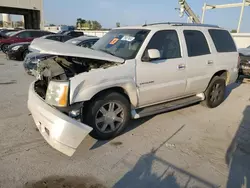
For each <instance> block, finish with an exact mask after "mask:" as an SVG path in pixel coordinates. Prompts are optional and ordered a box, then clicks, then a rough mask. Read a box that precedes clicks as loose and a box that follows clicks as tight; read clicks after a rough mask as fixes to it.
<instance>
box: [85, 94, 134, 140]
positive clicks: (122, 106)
mask: <svg viewBox="0 0 250 188" xmlns="http://www.w3.org/2000/svg"><path fill="white" fill-rule="evenodd" d="M129 109H130V104H129V101H128V99H127V98H126V97H124V96H123V95H121V94H119V93H115V92H108V93H106V94H104V95H102V96H100V97H97V98H96V99H94V100H93V101H91V102H90V103H89V104H88V105H87V107H85V109H83V110H82V121H83V122H84V123H86V124H87V125H90V126H92V128H93V131H92V132H91V133H90V135H91V136H92V137H94V138H96V139H98V140H108V139H111V138H114V137H116V136H118V135H119V134H120V133H121V132H122V131H123V130H124V129H125V127H126V126H127V124H128V122H129V120H130V110H129Z"/></svg>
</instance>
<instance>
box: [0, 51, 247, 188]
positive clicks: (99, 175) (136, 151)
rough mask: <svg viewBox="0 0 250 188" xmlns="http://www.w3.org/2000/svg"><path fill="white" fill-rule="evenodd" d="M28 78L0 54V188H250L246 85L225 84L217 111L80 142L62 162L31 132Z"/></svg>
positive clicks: (156, 119) (196, 108) (166, 116)
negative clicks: (100, 140)
mask: <svg viewBox="0 0 250 188" xmlns="http://www.w3.org/2000/svg"><path fill="white" fill-rule="evenodd" d="M33 79H34V78H33V77H31V76H28V75H27V74H26V73H25V72H24V70H23V67H22V62H18V61H7V60H6V59H5V56H4V55H3V54H0V94H1V97H0V109H1V110H0V187H1V188H14V187H30V186H31V187H32V185H33V187H36V188H38V187H57V186H55V185H53V184H57V185H58V184H61V186H58V187H76V186H77V185H79V188H82V187H90V186H91V185H93V184H97V183H98V182H99V184H100V186H99V187H102V186H101V185H103V186H106V187H115V188H120V187H150V188H151V187H157V188H158V187H171V188H179V187H208V188H210V187H232V188H238V187H241V185H246V186H247V187H249V186H250V184H249V182H250V171H248V169H250V157H249V155H248V154H250V143H249V141H250V139H249V138H250V134H249V133H250V129H249V127H250V101H249V98H250V95H249V94H250V87H249V84H247V83H237V84H233V85H230V87H229V88H228V91H227V98H226V100H225V102H224V103H223V104H222V105H221V106H219V107H218V108H216V109H207V108H205V107H202V106H201V105H193V106H191V107H187V108H183V109H180V110H177V111H173V112H169V113H163V114H160V115H157V116H152V117H148V118H143V119H140V120H136V121H131V124H130V126H129V127H128V129H127V130H126V132H125V133H124V134H123V135H121V136H119V137H117V138H115V139H114V140H110V141H108V142H98V141H96V140H94V139H93V138H91V137H87V139H85V140H84V141H83V142H82V144H81V145H80V147H79V148H78V150H77V152H76V153H75V154H74V155H73V156H72V157H71V158H69V157H67V156H65V155H63V154H61V153H59V152H58V151H56V150H54V149H53V148H51V147H50V146H49V145H48V144H47V143H46V142H45V141H44V139H43V138H42V136H41V135H40V133H39V132H38V131H37V130H36V127H35V124H34V122H33V119H32V117H31V115H30V113H29V111H28V109H27V92H28V87H29V84H30V83H31V82H32V80H33ZM97 187H98V186H97Z"/></svg>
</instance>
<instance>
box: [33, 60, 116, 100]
mask: <svg viewBox="0 0 250 188" xmlns="http://www.w3.org/2000/svg"><path fill="white" fill-rule="evenodd" d="M119 64H120V63H116V62H109V61H104V60H96V59H88V58H80V57H68V56H52V57H50V58H45V59H44V60H41V61H40V62H38V64H37V69H36V70H35V71H34V75H35V77H36V78H37V81H36V83H35V90H36V92H37V93H38V94H39V95H40V96H41V97H42V98H45V95H46V90H47V87H48V84H49V82H50V80H69V78H71V77H74V76H75V75H77V74H80V73H83V72H89V71H91V70H93V69H99V68H103V69H106V68H109V67H112V66H116V65H119Z"/></svg>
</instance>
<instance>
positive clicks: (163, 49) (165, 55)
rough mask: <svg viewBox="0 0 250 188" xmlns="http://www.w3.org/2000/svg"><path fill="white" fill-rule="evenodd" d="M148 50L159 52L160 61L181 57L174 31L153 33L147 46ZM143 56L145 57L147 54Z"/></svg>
mask: <svg viewBox="0 0 250 188" xmlns="http://www.w3.org/2000/svg"><path fill="white" fill-rule="evenodd" d="M148 49H157V50H159V51H160V55H161V59H173V58H180V57H181V50H180V43H179V39H178V35H177V32H176V31H174V30H168V31H158V32H157V33H155V34H154V36H153V37H152V39H151V40H150V42H149V44H148V46H147V50H148ZM147 50H146V51H145V53H146V52H147ZM145 55H146V56H147V54H145Z"/></svg>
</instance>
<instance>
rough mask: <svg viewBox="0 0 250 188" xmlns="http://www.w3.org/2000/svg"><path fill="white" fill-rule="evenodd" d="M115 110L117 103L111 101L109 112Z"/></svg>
mask: <svg viewBox="0 0 250 188" xmlns="http://www.w3.org/2000/svg"><path fill="white" fill-rule="evenodd" d="M114 110H115V103H113V102H111V103H109V110H108V111H109V112H114Z"/></svg>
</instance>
